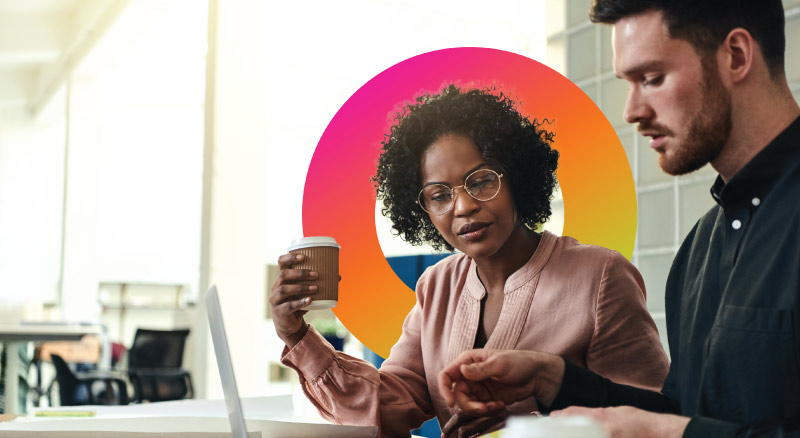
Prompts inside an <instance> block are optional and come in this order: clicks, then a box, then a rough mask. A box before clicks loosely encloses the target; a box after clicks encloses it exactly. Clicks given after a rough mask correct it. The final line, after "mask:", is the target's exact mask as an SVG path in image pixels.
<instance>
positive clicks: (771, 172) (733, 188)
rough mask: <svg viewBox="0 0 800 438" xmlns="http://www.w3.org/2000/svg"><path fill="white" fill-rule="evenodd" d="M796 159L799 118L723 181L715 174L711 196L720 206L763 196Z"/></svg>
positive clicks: (799, 153) (799, 143)
mask: <svg viewBox="0 0 800 438" xmlns="http://www.w3.org/2000/svg"><path fill="white" fill-rule="evenodd" d="M799 158H800V117H798V118H797V119H795V120H794V122H792V123H791V124H790V125H789V126H788V127H787V128H786V129H785V130H783V132H781V133H780V134H778V136H777V137H775V139H774V140H772V141H771V142H770V143H769V144H768V145H767V147H765V148H764V149H763V150H761V152H759V153H758V154H756V156H755V157H753V159H752V160H750V161H749V162H748V163H747V164H745V166H744V167H742V169H741V170H739V171H738V172H736V174H734V175H733V177H732V178H731V179H730V181H728V183H727V184H726V183H725V181H723V180H722V177H721V176H719V175H717V179H716V181H714V185H713V186H711V196H712V197H713V198H714V200H715V201H717V204H719V205H721V206H723V207H724V206H725V205H728V204H730V203H733V202H737V201H740V200H746V201H748V202H749V201H750V200H751V199H753V198H759V199H762V200H763V199H764V198H765V197H766V196H767V194H768V193H769V191H770V189H771V188H772V186H774V185H775V182H777V181H778V179H779V177H780V176H781V175H782V174H783V173H784V171H785V170H786V169H788V168H789V167H790V165H791V164H792V163H793V162H794V161H797V160H798V159H799Z"/></svg>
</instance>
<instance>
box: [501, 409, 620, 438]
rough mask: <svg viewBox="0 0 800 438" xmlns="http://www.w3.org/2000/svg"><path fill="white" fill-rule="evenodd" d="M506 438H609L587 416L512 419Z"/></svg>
mask: <svg viewBox="0 0 800 438" xmlns="http://www.w3.org/2000/svg"><path fill="white" fill-rule="evenodd" d="M503 437H504V438H608V432H606V431H605V429H603V426H602V425H600V423H598V422H597V421H595V420H593V419H592V418H589V417H586V416H580V415H576V416H570V417H558V418H551V417H545V418H539V417H535V416H532V415H530V416H519V417H511V418H509V419H508V421H506V428H505V430H504V431H503Z"/></svg>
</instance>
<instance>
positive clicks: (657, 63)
mask: <svg viewBox="0 0 800 438" xmlns="http://www.w3.org/2000/svg"><path fill="white" fill-rule="evenodd" d="M663 64H664V62H663V61H661V60H656V59H654V60H652V61H645V62H642V63H641V64H637V65H634V66H633V67H631V68H629V69H627V70H625V71H623V72H622V74H617V75H616V76H617V77H618V78H620V79H625V78H626V77H631V76H636V75H637V74H640V73H642V72H645V71H648V70H654V69H660V68H661V67H662V66H663Z"/></svg>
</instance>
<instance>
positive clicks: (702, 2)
mask: <svg viewBox="0 0 800 438" xmlns="http://www.w3.org/2000/svg"><path fill="white" fill-rule="evenodd" d="M646 11H661V12H662V13H663V14H664V22H665V23H666V24H667V29H668V30H669V34H670V36H671V37H672V38H680V39H683V40H686V41H688V42H689V43H690V44H691V45H692V46H693V47H694V48H695V50H697V52H698V54H700V55H707V54H709V53H713V52H714V51H716V50H717V49H718V48H719V46H720V44H722V42H723V41H724V40H725V38H726V37H727V36H728V33H730V31H731V30H733V29H735V28H737V27H741V28H743V29H746V30H747V31H748V32H750V35H752V36H753V39H755V41H756V42H757V43H758V44H759V45H760V46H761V51H762V52H763V53H764V60H765V61H766V63H767V67H768V68H769V71H770V75H772V77H773V78H778V77H781V76H783V74H784V72H783V69H784V65H783V57H784V52H785V51H786V36H785V34H784V14H783V5H782V4H781V1H780V0H595V1H594V4H593V6H592V11H591V13H590V14H589V16H590V18H591V20H592V21H593V22H595V23H606V24H614V23H616V22H617V21H619V20H620V19H622V18H625V17H628V16H631V15H636V14H639V13H642V12H646Z"/></svg>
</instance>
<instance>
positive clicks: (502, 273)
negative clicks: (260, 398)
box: [270, 85, 668, 436]
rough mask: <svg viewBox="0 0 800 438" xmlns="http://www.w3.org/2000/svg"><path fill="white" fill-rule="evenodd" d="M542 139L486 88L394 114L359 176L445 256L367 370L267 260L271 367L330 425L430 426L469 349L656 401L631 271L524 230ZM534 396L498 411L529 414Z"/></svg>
mask: <svg viewBox="0 0 800 438" xmlns="http://www.w3.org/2000/svg"><path fill="white" fill-rule="evenodd" d="M552 140H553V136H552V134H551V133H549V132H547V131H545V130H544V129H542V128H541V125H539V124H537V123H536V122H535V121H534V122H531V121H529V120H528V119H526V118H525V117H523V116H522V115H521V114H519V112H517V111H516V110H515V108H514V102H513V101H511V100H510V99H509V98H507V97H505V96H503V95H502V94H496V93H494V92H493V91H492V90H468V91H461V90H460V89H459V88H458V87H456V86H454V85H450V86H448V87H446V88H445V89H444V90H443V91H442V92H441V93H440V94H436V95H424V96H421V97H419V98H417V100H416V102H415V103H414V104H411V105H408V106H407V107H406V108H405V109H404V110H403V111H402V112H401V113H400V114H398V115H397V118H396V123H395V125H394V126H393V127H392V129H391V134H390V135H389V136H387V138H386V139H385V141H384V143H383V151H382V153H381V156H380V159H379V161H378V170H377V174H376V175H375V177H374V178H373V180H374V182H375V184H376V187H377V193H378V197H379V199H381V200H382V201H383V204H384V208H383V214H384V215H386V216H388V217H389V218H390V219H391V221H392V223H393V228H394V230H395V231H396V232H397V233H398V234H399V235H400V236H401V237H402V238H403V239H405V240H406V241H408V242H410V243H412V244H420V243H423V242H427V243H430V244H431V245H433V246H434V247H435V248H447V249H453V248H455V249H457V250H459V251H461V252H462V253H463V254H456V255H453V256H451V257H448V258H446V259H444V260H442V261H440V262H439V263H437V264H436V265H435V266H432V267H431V268H429V269H427V270H426V271H425V273H424V274H423V275H422V276H421V278H420V279H419V281H418V283H417V287H416V295H417V303H416V305H415V306H414V308H413V309H412V310H411V312H410V313H409V314H408V316H407V317H406V320H405V322H404V323H403V334H402V335H401V337H400V339H399V340H398V342H397V344H395V345H394V347H393V348H392V351H391V354H390V356H389V357H388V358H387V360H386V361H385V362H384V363H383V365H382V367H381V369H380V370H376V369H375V368H374V367H372V366H371V365H370V364H368V363H366V362H364V361H361V360H359V359H354V358H352V357H349V356H347V355H345V354H342V353H337V352H335V351H334V350H333V349H332V348H331V347H330V346H329V345H328V344H327V343H326V342H325V341H324V340H323V338H322V337H321V336H320V335H319V334H318V333H316V331H315V330H314V329H313V328H311V327H310V326H308V325H307V324H306V323H305V322H304V321H303V316H302V315H303V313H304V311H303V308H304V306H306V305H307V304H308V303H309V302H310V301H309V298H307V297H309V296H310V295H313V293H314V292H315V290H316V289H315V287H314V286H304V285H297V284H292V282H293V281H295V280H298V279H307V278H314V277H315V273H313V272H308V271H303V270H295V269H292V268H291V267H292V265H293V264H295V263H298V262H300V261H302V259H300V258H297V257H296V256H293V255H290V254H287V255H284V256H281V257H280V259H279V265H280V269H281V274H280V276H279V278H278V280H277V281H276V283H275V285H274V286H273V289H272V293H271V296H270V302H271V303H272V305H273V306H274V307H273V318H274V321H275V327H276V330H277V332H278V336H280V337H281V339H283V341H284V342H286V349H285V350H284V353H283V355H282V362H283V363H284V364H286V365H287V366H290V367H292V368H294V369H295V370H296V371H297V372H298V374H299V376H300V380H301V382H302V384H303V385H302V386H303V389H304V391H305V392H306V395H307V396H308V397H309V399H310V400H311V401H312V402H313V403H314V404H315V405H316V406H317V408H318V409H319V411H320V413H321V414H322V415H323V416H324V417H326V418H328V419H330V420H332V421H334V422H337V423H346V424H362V425H376V426H379V428H380V436H408V435H409V430H411V429H413V428H415V427H417V426H418V425H420V424H421V423H422V422H423V421H425V420H427V419H428V418H430V417H432V416H434V415H435V416H437V417H438V419H439V423H440V424H442V425H445V424H446V423H447V422H448V421H451V423H450V424H449V425H447V427H446V429H447V430H451V429H453V430H456V429H459V428H461V433H464V432H465V431H466V432H469V433H474V432H477V431H478V430H480V428H482V427H485V426H486V424H485V423H482V422H480V421H477V422H470V421H469V420H468V419H463V418H459V417H458V416H454V414H455V412H453V411H451V410H450V409H449V408H448V407H447V406H446V404H445V403H444V400H443V399H442V397H441V396H440V394H439V392H438V389H437V382H436V376H437V375H438V373H439V371H440V370H441V369H442V368H444V367H445V366H446V365H447V364H448V363H449V362H450V361H452V360H453V359H455V358H456V357H457V356H458V355H459V353H461V352H462V351H464V350H468V349H471V348H483V347H485V348H495V349H526V350H537V351H544V352H549V353H554V354H557V355H560V356H562V357H564V358H565V359H567V360H570V361H573V362H575V363H577V364H580V365H582V366H585V367H587V368H588V369H590V370H592V371H594V372H596V373H599V374H601V375H604V376H606V377H608V378H610V379H612V380H614V381H616V382H621V383H627V384H630V385H634V386H639V387H642V388H648V389H660V385H661V383H662V382H663V381H664V377H665V376H666V373H667V369H668V365H667V358H666V355H665V354H664V351H663V349H662V347H661V344H660V342H659V339H658V333H657V331H656V328H655V325H654V323H653V321H652V319H651V318H650V316H649V314H648V313H647V310H646V306H645V293H644V284H643V281H642V278H641V276H640V275H639V273H638V272H637V271H636V269H635V268H634V267H633V265H631V264H630V263H629V262H628V261H627V260H626V259H625V258H624V257H622V256H621V255H620V254H619V253H617V252H615V251H611V250H608V249H605V248H600V247H596V246H592V245H581V244H579V243H578V242H576V241H575V240H574V239H571V238H569V237H558V236H555V235H553V234H551V233H548V232H543V233H541V234H540V233H537V232H535V231H533V229H534V228H535V226H536V225H537V224H541V223H543V222H545V221H546V220H547V219H548V218H549V216H550V214H551V210H550V199H551V198H552V193H553V189H554V188H555V185H556V176H555V170H556V166H557V160H558V153H557V152H556V151H554V150H552V149H551V148H550V143H551V142H552ZM537 408H546V407H537V406H536V402H535V401H534V400H527V401H523V402H520V403H517V404H514V405H511V406H510V407H509V410H510V411H511V412H531V411H534V410H536V409H537Z"/></svg>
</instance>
